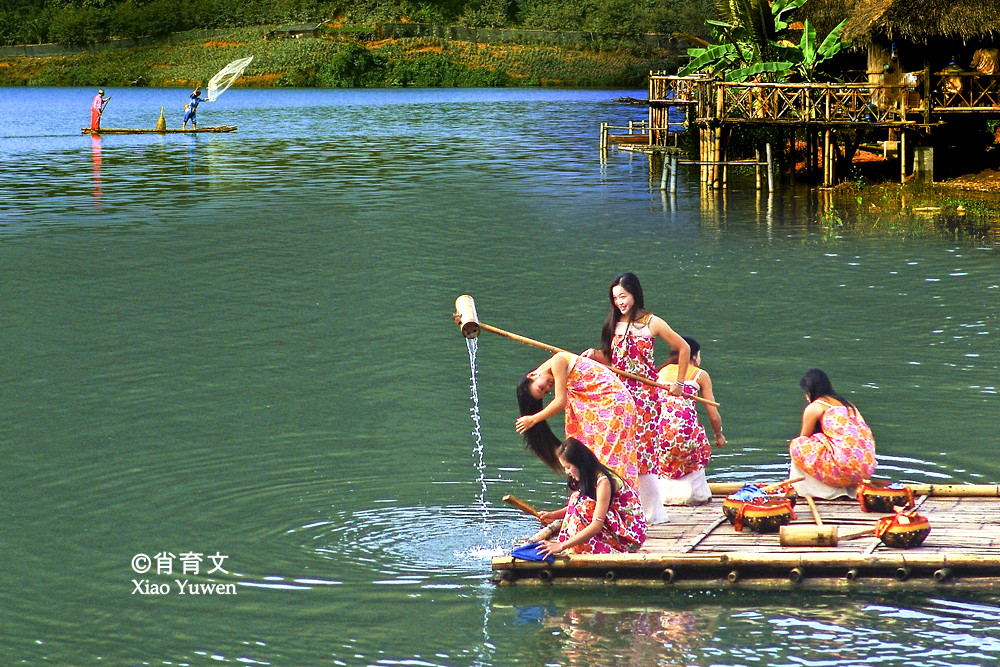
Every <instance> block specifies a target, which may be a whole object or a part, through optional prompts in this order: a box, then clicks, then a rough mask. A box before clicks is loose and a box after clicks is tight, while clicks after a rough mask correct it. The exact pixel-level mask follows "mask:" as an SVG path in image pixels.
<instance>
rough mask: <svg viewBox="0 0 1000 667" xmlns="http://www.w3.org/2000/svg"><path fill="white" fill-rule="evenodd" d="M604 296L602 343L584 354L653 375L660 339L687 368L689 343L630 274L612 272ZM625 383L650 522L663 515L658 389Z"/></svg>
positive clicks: (675, 392)
mask: <svg viewBox="0 0 1000 667" xmlns="http://www.w3.org/2000/svg"><path fill="white" fill-rule="evenodd" d="M608 299H609V300H610V301H611V312H610V313H609V314H608V317H607V319H606V320H605V321H604V326H603V327H602V329H601V348H600V349H599V350H594V349H590V350H587V351H586V352H584V353H583V356H585V357H590V358H593V359H596V360H598V361H600V362H601V363H603V364H608V365H610V366H614V367H615V368H617V369H619V370H622V371H626V372H628V373H631V374H632V375H638V376H640V377H645V378H649V379H650V380H652V379H655V378H656V366H655V364H654V363H653V346H654V343H655V342H656V339H657V338H660V339H662V340H664V341H666V342H667V343H668V344H670V346H671V347H672V348H676V349H677V350H678V360H677V363H678V366H679V370H680V371H681V373H682V375H683V373H686V372H687V365H688V360H689V355H690V352H689V349H688V344H687V343H686V342H685V341H684V339H683V338H682V337H681V336H680V335H678V334H677V333H676V332H675V331H674V330H673V329H671V328H670V325H669V324H667V323H666V322H665V321H664V320H663V319H661V318H659V317H657V316H656V315H653V314H652V313H650V312H648V311H647V310H646V309H645V298H644V296H643V292H642V285H641V284H640V283H639V279H638V278H637V277H636V275H635V274H634V273H622V274H619V275H617V276H615V279H614V280H612V281H611V286H610V287H609V288H608ZM624 382H625V386H627V387H628V389H629V391H630V392H631V393H632V398H633V399H634V400H635V405H636V441H637V447H638V450H637V457H638V462H639V491H640V495H642V499H643V505H642V506H643V510H644V511H645V513H646V521H647V522H648V523H650V524H655V523H662V522H663V521H666V520H667V516H666V512H665V511H664V509H663V502H662V499H661V498H659V486H658V479H657V478H658V477H659V476H660V475H661V474H662V471H661V470H660V469H659V460H660V459H661V447H662V443H661V442H660V436H659V417H660V405H659V393H658V390H657V388H656V387H654V386H652V385H649V384H645V383H643V382H641V381H639V380H634V379H631V378H625V380H624ZM670 392H671V393H672V394H673V395H674V396H680V395H681V387H680V385H677V386H674V387H672V388H671V390H670Z"/></svg>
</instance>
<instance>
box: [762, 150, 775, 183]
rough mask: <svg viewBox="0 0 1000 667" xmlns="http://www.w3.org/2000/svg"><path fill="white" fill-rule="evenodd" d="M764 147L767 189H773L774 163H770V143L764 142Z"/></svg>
mask: <svg viewBox="0 0 1000 667" xmlns="http://www.w3.org/2000/svg"><path fill="white" fill-rule="evenodd" d="M764 147H765V149H766V151H767V191H768V192H773V191H774V165H773V164H772V157H771V144H770V143H767V144H765V146H764Z"/></svg>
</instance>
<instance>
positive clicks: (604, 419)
mask: <svg viewBox="0 0 1000 667" xmlns="http://www.w3.org/2000/svg"><path fill="white" fill-rule="evenodd" d="M550 391H551V392H553V396H552V401H550V402H549V404H548V405H547V406H545V407H544V408H543V407H542V398H543V397H544V396H545V395H546V394H547V393H549V392H550ZM517 402H518V407H519V408H520V412H521V417H519V418H518V419H517V421H516V422H515V423H514V428H515V429H516V430H517V432H518V433H520V434H522V435H523V436H524V440H525V443H526V445H527V446H528V448H529V449H531V450H532V451H533V452H534V453H535V454H536V455H537V456H538V457H539V458H540V459H542V460H543V461H544V462H545V463H547V464H548V465H549V467H551V468H552V469H553V470H556V471H559V472H562V466H560V464H559V462H558V460H557V458H556V453H555V450H556V447H558V446H559V439H558V438H556V436H555V434H553V433H552V430H551V429H550V428H549V426H548V423H547V422H546V421H545V420H546V419H548V418H549V417H553V416H555V415H556V414H558V413H559V412H562V411H565V413H566V414H565V426H566V437H567V438H577V439H579V440H580V442H582V443H583V444H584V445H585V446H587V447H588V448H589V449H590V451H592V452H593V453H594V455H595V456H596V457H597V460H598V461H600V462H601V463H602V464H603V465H605V466H606V467H608V468H609V469H611V471H612V472H614V473H615V474H616V475H618V477H620V478H621V479H622V481H623V482H625V484H627V485H628V486H630V487H632V488H633V489H636V490H638V491H639V494H640V498H641V500H642V506H643V509H644V511H645V513H646V518H647V521H648V522H649V523H662V522H664V521H667V520H668V517H667V516H666V512H665V511H664V510H663V502H662V500H661V499H660V497H659V490H658V489H657V488H656V485H655V484H653V485H651V486H652V488H651V489H650V488H646V487H640V486H639V467H638V458H637V443H636V438H635V424H636V408H635V402H634V401H633V398H632V394H631V392H629V390H628V387H626V386H625V385H624V383H622V381H621V380H620V379H618V376H617V375H615V373H614V372H613V371H611V370H610V369H609V368H608V367H607V366H605V365H604V364H601V363H599V362H597V361H594V360H592V359H586V358H584V357H580V356H577V355H575V354H570V353H569V352H558V353H556V354H555V355H553V356H552V357H550V358H549V359H548V360H547V361H546V362H545V363H543V364H542V365H541V366H539V367H538V368H536V369H535V370H533V371H529V372H528V373H527V374H525V375H524V377H522V378H521V381H520V382H519V383H518V385H517Z"/></svg>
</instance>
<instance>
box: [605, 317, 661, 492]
mask: <svg viewBox="0 0 1000 667" xmlns="http://www.w3.org/2000/svg"><path fill="white" fill-rule="evenodd" d="M651 317H652V314H650V313H647V314H646V315H644V316H643V317H642V319H640V320H637V321H635V322H631V323H629V324H627V325H624V326H623V325H622V323H619V326H618V328H617V329H616V330H615V335H614V337H613V338H612V339H611V365H612V366H614V367H615V368H617V369H618V370H622V371H625V372H627V373H631V374H633V375H639V376H642V377H646V378H649V379H651V380H654V379H656V366H655V365H654V363H653V344H654V343H655V341H656V338H655V337H654V336H653V334H652V332H650V330H649V326H648V322H649V319H650V318H651ZM619 330H620V332H619ZM622 382H624V383H625V386H626V387H628V390H629V392H630V393H631V394H632V399H633V400H634V401H635V409H636V420H635V440H636V459H637V462H638V465H639V474H640V475H657V474H660V470H659V468H658V466H659V458H660V452H659V449H660V436H659V432H658V431H659V429H658V428H657V423H658V421H659V415H660V406H659V402H658V400H657V388H656V387H654V386H653V385H649V384H644V383H642V382H640V381H639V380H633V379H630V378H623V379H622Z"/></svg>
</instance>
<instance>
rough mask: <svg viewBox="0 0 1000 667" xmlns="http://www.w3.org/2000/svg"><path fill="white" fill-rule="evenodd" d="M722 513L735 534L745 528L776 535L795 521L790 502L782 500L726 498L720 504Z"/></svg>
mask: <svg viewBox="0 0 1000 667" xmlns="http://www.w3.org/2000/svg"><path fill="white" fill-rule="evenodd" d="M722 512H723V513H724V514H725V515H726V518H728V519H729V522H730V523H731V524H733V528H735V529H736V531H737V532H739V531H742V530H743V527H744V526H746V527H747V528H749V529H750V530H752V531H753V532H755V533H776V532H778V530H779V529H780V528H781V527H782V526H784V525H786V524H788V523H791V522H792V521H793V520H794V519H795V510H793V509H792V503H791V501H789V500H787V499H784V498H768V499H766V500H758V501H740V500H733V499H731V498H726V499H725V500H724V501H723V502H722Z"/></svg>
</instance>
